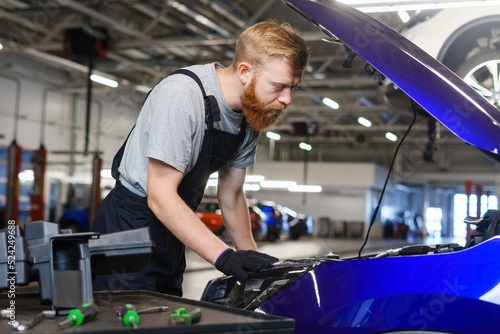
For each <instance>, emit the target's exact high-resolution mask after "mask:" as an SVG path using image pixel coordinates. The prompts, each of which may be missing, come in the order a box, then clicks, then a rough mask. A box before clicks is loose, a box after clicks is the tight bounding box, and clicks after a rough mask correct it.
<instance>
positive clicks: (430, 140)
mask: <svg viewBox="0 0 500 334" xmlns="http://www.w3.org/2000/svg"><path fill="white" fill-rule="evenodd" d="M358 3H360V2H358ZM421 3H422V1H406V2H405V1H399V2H396V3H392V2H380V4H379V6H378V7H377V8H375V6H374V5H372V4H369V3H368V1H367V2H365V3H363V2H361V4H357V5H356V4H355V5H353V7H355V8H358V9H359V10H361V11H364V12H366V13H368V14H369V15H370V16H373V17H374V18H376V19H377V20H379V21H381V22H382V23H384V24H386V25H388V26H389V27H391V28H393V29H394V30H397V31H401V30H403V29H405V28H408V27H409V26H410V25H411V24H412V22H413V23H414V22H420V21H425V20H426V19H427V18H428V17H432V15H434V14H435V12H437V11H438V10H439V9H438V8H433V9H427V10H420V9H418V8H419V7H418V6H419V5H421ZM405 6H406V7H405ZM497 7H498V6H497ZM396 9H398V10H396ZM403 11H404V12H405V13H406V14H408V15H409V17H410V21H409V22H403V21H402V19H401V17H400V14H401V12H403ZM498 12H499V13H500V11H498ZM499 15H500V14H499ZM266 19H275V20H277V21H278V22H288V23H290V25H291V26H292V27H293V28H294V29H295V30H296V31H297V32H298V33H299V35H300V36H302V37H303V38H304V39H305V41H306V42H307V44H308V47H309V50H310V54H311V58H310V62H309V64H308V67H307V70H306V72H305V74H304V77H303V80H302V82H301V84H300V87H299V89H298V90H296V91H295V92H294V93H293V102H292V104H291V105H290V106H289V107H288V108H287V109H286V111H285V113H284V115H283V116H282V117H281V118H280V120H279V122H278V123H277V124H276V125H275V126H273V127H272V128H271V129H269V132H272V133H271V134H268V133H262V135H261V137H260V139H259V146H258V151H257V158H256V164H255V165H254V166H252V167H251V168H249V169H248V174H249V176H252V177H256V180H255V181H251V180H249V182H248V189H247V197H248V198H249V199H250V200H253V201H255V202H259V201H262V202H264V201H267V202H272V203H277V204H279V205H281V206H283V207H286V208H291V209H292V210H293V211H295V213H299V214H302V215H305V216H306V217H308V218H307V219H308V221H307V229H306V230H304V231H303V235H300V239H299V238H297V239H299V240H291V238H290V237H289V235H286V234H281V235H279V236H278V238H277V240H275V241H269V240H267V239H266V238H264V237H263V238H262V239H259V240H258V241H259V247H260V248H261V249H263V250H264V251H268V252H269V253H271V254H274V255H276V256H278V257H279V258H280V259H283V258H288V257H292V258H300V257H303V256H306V257H307V256H315V255H319V254H323V253H327V252H328V251H334V252H336V253H339V254H349V255H352V254H354V253H356V250H357V249H359V247H360V246H361V244H362V242H363V240H364V238H365V237H366V233H367V231H368V227H369V224H370V222H371V220H372V219H374V225H373V226H372V227H371V229H370V235H369V243H368V244H369V249H370V250H378V248H381V249H385V248H390V247H401V246H402V245H403V244H406V243H408V242H414V239H415V238H416V239H418V240H419V241H422V240H423V241H424V242H433V241H436V240H438V242H441V241H443V240H448V241H449V240H452V241H453V242H455V241H459V242H465V240H466V237H467V236H468V234H467V233H469V232H470V230H468V229H467V227H466V225H465V224H463V219H464V217H465V216H467V215H471V216H477V217H479V216H481V215H482V214H483V213H484V212H485V210H487V209H497V207H496V203H497V200H496V197H497V194H498V192H499V191H500V190H499V189H500V188H499V186H500V173H499V170H500V166H499V163H498V161H500V160H498V158H496V159H495V158H492V157H491V156H489V155H487V154H485V153H484V152H482V151H481V150H479V149H477V148H476V147H473V146H471V145H468V144H466V143H464V142H463V141H462V140H461V139H459V138H457V136H455V135H454V134H453V133H452V132H450V131H449V130H448V129H447V128H446V127H445V126H443V125H441V124H440V123H438V122H436V121H435V120H434V119H433V118H432V117H430V116H429V115H428V114H427V113H426V112H425V111H424V110H419V109H418V108H417V111H416V122H415V124H414V125H413V126H412V128H411V131H410V132H409V133H408V135H407V136H406V138H405V141H404V143H403V144H402V145H401V147H400V149H399V151H398V154H397V156H395V151H396V149H397V145H398V143H399V141H400V140H401V138H402V137H403V136H405V133H406V131H407V130H408V128H409V126H410V124H411V123H412V120H413V117H414V114H413V111H412V109H411V103H410V99H409V98H408V97H407V96H406V95H404V93H402V92H400V91H398V89H397V87H395V86H394V85H392V84H391V83H390V82H387V80H386V81H384V82H383V83H380V82H377V81H378V80H379V79H380V78H379V77H378V76H377V75H376V74H375V75H374V74H373V73H372V71H371V69H370V68H369V67H367V64H366V62H365V61H364V60H363V59H361V58H360V57H354V58H353V59H351V60H352V61H351V62H350V68H345V66H344V64H345V62H346V60H349V56H350V55H349V53H348V50H347V49H346V48H345V47H344V45H342V44H341V43H339V42H338V41H335V40H334V39H332V38H331V36H330V37H329V36H327V35H325V34H324V33H323V32H322V31H320V30H319V29H317V28H316V27H315V26H313V25H312V24H310V22H308V21H307V20H304V18H303V17H301V16H300V15H299V14H297V13H296V12H295V11H293V10H292V9H291V8H289V7H288V6H285V5H284V4H283V2H282V1H279V0H268V1H264V0H255V1H241V0H238V1H225V0H216V1H207V0H188V1H176V0H167V1H136V0H123V1H119V0H84V1H75V0H64V1H58V0H52V1H29V0H5V1H2V2H1V3H0V22H2V26H3V29H2V31H0V45H1V48H0V91H1V92H2V93H1V95H2V98H1V99H0V173H1V174H0V189H2V190H0V206H1V208H2V216H3V218H2V224H0V228H7V227H8V225H9V224H10V223H9V221H15V222H16V225H19V226H24V225H25V224H27V223H29V222H32V221H38V220H40V221H47V222H56V223H57V222H60V220H61V217H62V216H63V214H64V213H65V212H67V211H68V210H73V209H76V210H80V213H81V212H85V214H88V216H85V219H86V221H91V219H92V217H93V214H95V212H96V210H97V208H98V206H99V204H100V201H101V200H102V198H103V197H104V196H105V195H106V194H107V192H109V190H110V189H111V188H112V187H113V185H114V182H115V181H114V180H113V179H112V178H111V177H110V173H109V169H110V167H111V163H112V160H113V157H114V155H115V153H116V151H117V150H118V149H119V147H120V146H121V145H122V143H123V141H124V140H125V139H126V137H127V135H128V133H129V131H130V129H131V128H132V126H133V125H134V123H135V121H136V119H137V116H138V114H139V111H140V108H141V105H142V103H143V100H144V99H145V97H146V94H147V93H148V92H149V90H150V89H151V88H152V87H153V86H154V85H155V84H156V83H157V82H159V81H160V80H161V79H162V78H163V77H165V76H166V75H168V74H169V73H171V72H172V71H174V70H176V69H178V68H180V67H185V66H189V65H193V64H205V63H211V62H219V63H220V64H222V65H225V66H227V65H228V64H230V62H231V60H232V56H233V54H234V44H235V42H236V40H237V38H238V35H239V33H240V32H241V31H242V30H244V29H245V28H246V27H248V26H250V25H252V24H254V23H256V22H259V21H262V20H266ZM498 22H500V21H498ZM498 22H496V23H492V27H490V28H491V30H492V31H495V33H494V34H493V36H496V38H497V40H495V41H494V42H491V44H494V45H495V46H497V45H500V44H499V43H500V42H498V41H499V40H500V24H498ZM87 45H90V48H89V47H88V46H87ZM462 45H463V44H462ZM478 45H479V47H482V46H483V45H482V44H480V43H479V44H478ZM454 47H455V49H453V46H452V47H451V48H452V53H454V54H457V52H459V51H460V50H459V48H458V46H454ZM468 51H469V53H471V52H472V51H471V50H468ZM440 60H441V61H442V62H443V63H445V65H447V66H449V67H450V69H451V70H457V69H458V68H459V64H458V63H457V60H456V59H454V58H453V59H452V57H448V58H446V57H445V58H444V59H440ZM462 60H466V59H465V56H464V59H462ZM447 62H448V63H447ZM91 74H92V75H97V76H98V78H97V79H96V78H94V79H95V80H99V77H104V78H105V79H106V78H107V79H110V80H111V81H110V82H108V83H102V81H101V83H99V82H97V81H93V80H91ZM109 85H111V86H114V87H110V86H109ZM496 93H497V95H498V90H497V91H496ZM324 98H329V99H330V100H333V101H334V103H336V104H337V105H336V106H333V107H332V106H328V102H327V101H325V100H324ZM497 106H498V105H497ZM360 120H361V121H360ZM363 121H367V122H369V124H370V125H369V126H368V127H367V125H366V123H365V125H362V124H361V123H363ZM388 132H390V133H391V134H392V135H393V136H395V140H394V141H391V140H389V139H388V137H387V133H388ZM276 136H278V137H276ZM304 143H305V144H306V146H307V145H310V146H309V147H310V149H309V150H305V149H304V148H303V147H304V146H303V144H304ZM301 146H302V147H301ZM391 168H392V169H391ZM390 169H391V174H390V178H389V185H388V187H387V189H386V190H385V194H384V198H383V202H382V206H381V208H380V210H379V211H378V215H377V216H376V217H375V218H373V217H372V214H373V212H374V209H375V207H376V205H377V202H378V201H379V196H380V194H381V192H382V189H383V185H384V182H385V180H386V177H387V174H388V171H389V170H390ZM273 181H287V182H292V183H293V184H295V185H305V186H310V187H316V186H319V188H316V189H315V190H314V192H306V191H298V192H294V191H288V190H287V188H282V187H279V186H278V187H273V186H266V185H265V182H273ZM311 189H313V188H311ZM317 189H320V190H317ZM215 191H216V188H215V187H208V188H207V190H206V193H205V196H206V197H207V198H209V197H213V196H215ZM457 195H458V197H457ZM472 197H473V198H474V199H473V201H472V202H471V198H472ZM464 199H465V200H464ZM436 209H437V210H438V211H439V212H438V213H436ZM417 217H419V218H422V224H423V226H426V227H427V228H428V230H427V231H426V232H424V235H422V233H421V232H420V233H419V234H418V235H412V234H411V231H410V229H409V228H408V229H406V230H404V231H402V230H400V229H398V225H399V227H401V224H402V225H406V226H408V225H409V224H410V223H408V222H409V221H412V222H413V221H414V220H415V219H417ZM457 221H458V222H459V223H460V224H462V225H460V224H457ZM388 224H389V225H390V226H391V228H392V227H394V229H393V230H392V231H391V232H388V231H387V225H388ZM288 228H289V227H288ZM78 229H79V232H84V231H85V230H84V229H82V228H81V226H79V227H78ZM284 232H287V233H290V231H289V230H286V231H284ZM221 237H223V235H221ZM422 238H423V239H422ZM426 238H427V239H426ZM294 242H295V244H294ZM297 245H300V246H299V247H297ZM188 270H189V272H188V273H187V275H186V282H188V283H186V284H190V285H189V286H188V288H187V289H186V296H185V297H186V298H189V299H191V298H192V299H198V298H199V295H200V293H201V292H202V291H203V289H202V288H203V286H204V285H205V282H207V281H208V280H209V279H211V278H213V277H216V276H218V275H219V274H220V273H219V272H218V271H216V270H214V269H212V268H209V266H207V263H204V262H203V260H201V259H199V258H198V257H197V256H196V254H188ZM189 287H193V288H192V289H191V291H189ZM197 296H198V297H197ZM100 297H101V298H105V296H100ZM153 297H155V296H153ZM153 297H151V298H153ZM169 302H172V301H169ZM178 302H179V301H177V300H175V301H173V303H174V304H175V303H178ZM155 303H156V301H155ZM158 303H161V300H159V301H158ZM181 304H182V303H181ZM190 305H191V304H190ZM196 305H197V304H194V306H193V307H195V306H196ZM212 311H213V312H223V311H221V310H218V309H217V310H209V312H212ZM236 313H237V312H236ZM241 316H248V315H247V314H242V315H241ZM265 320H266V321H268V322H269V324H271V325H270V326H271V328H272V326H274V325H272V324H274V322H276V323H279V321H278V320H277V319H274V318H272V317H270V318H269V319H265ZM0 321H1V320H0ZM255 321H256V322H258V321H259V320H258V319H256V320H255ZM288 325H289V324H287V323H285V327H286V326H288ZM276 326H278V325H276ZM93 330H98V329H93Z"/></svg>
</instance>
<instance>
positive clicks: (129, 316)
mask: <svg viewBox="0 0 500 334" xmlns="http://www.w3.org/2000/svg"><path fill="white" fill-rule="evenodd" d="M117 314H118V315H119V316H120V318H121V320H122V323H123V324H124V325H125V326H127V327H133V328H138V326H139V322H141V318H140V317H139V314H138V313H137V311H136V310H135V308H134V305H132V304H125V306H124V307H123V309H122V310H121V311H118V312H117Z"/></svg>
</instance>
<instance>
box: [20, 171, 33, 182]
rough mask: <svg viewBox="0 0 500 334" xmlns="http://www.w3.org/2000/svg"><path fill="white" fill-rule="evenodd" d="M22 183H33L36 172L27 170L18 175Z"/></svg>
mask: <svg viewBox="0 0 500 334" xmlns="http://www.w3.org/2000/svg"><path fill="white" fill-rule="evenodd" d="M17 176H18V178H19V181H20V182H22V183H23V182H32V181H34V180H35V172H33V171H32V170H31V169H26V170H24V171H22V172H20V173H19V174H17Z"/></svg>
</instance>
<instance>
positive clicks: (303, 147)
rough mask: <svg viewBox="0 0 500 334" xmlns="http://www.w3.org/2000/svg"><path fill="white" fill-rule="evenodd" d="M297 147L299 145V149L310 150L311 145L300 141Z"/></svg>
mask: <svg viewBox="0 0 500 334" xmlns="http://www.w3.org/2000/svg"><path fill="white" fill-rule="evenodd" d="M299 147H300V148H301V149H303V150H304V151H310V150H312V145H311V144H308V143H304V142H301V143H300V144H299Z"/></svg>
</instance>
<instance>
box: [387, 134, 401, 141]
mask: <svg viewBox="0 0 500 334" xmlns="http://www.w3.org/2000/svg"><path fill="white" fill-rule="evenodd" d="M385 138H387V139H389V140H390V141H396V140H398V136H396V135H395V134H394V133H392V132H387V133H386V134H385Z"/></svg>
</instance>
